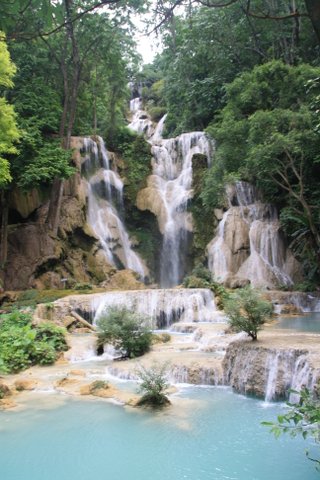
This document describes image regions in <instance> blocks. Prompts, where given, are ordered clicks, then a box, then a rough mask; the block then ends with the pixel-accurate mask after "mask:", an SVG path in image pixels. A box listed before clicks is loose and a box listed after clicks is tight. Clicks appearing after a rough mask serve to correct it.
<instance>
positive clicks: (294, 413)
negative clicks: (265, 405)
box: [262, 384, 320, 470]
mask: <svg viewBox="0 0 320 480" xmlns="http://www.w3.org/2000/svg"><path fill="white" fill-rule="evenodd" d="M292 393H293V394H295V395H298V396H299V399H298V401H297V402H294V403H291V402H287V406H288V407H289V410H288V411H287V413H285V414H284V415H278V419H277V422H262V425H266V426H268V427H271V432H272V433H274V435H275V436H276V438H278V437H279V436H280V435H281V434H283V433H289V434H290V435H291V436H292V437H296V436H298V435H302V437H303V438H304V439H306V438H312V439H313V440H314V441H315V442H316V444H317V445H318V446H320V385H319V384H318V385H317V386H316V387H315V389H314V391H313V392H311V391H310V390H309V389H308V388H306V387H303V388H302V389H301V390H300V392H297V391H292ZM307 457H308V458H309V460H311V461H313V462H315V463H316V467H317V469H319V470H320V457H319V458H313V457H311V456H310V454H309V452H308V451H307Z"/></svg>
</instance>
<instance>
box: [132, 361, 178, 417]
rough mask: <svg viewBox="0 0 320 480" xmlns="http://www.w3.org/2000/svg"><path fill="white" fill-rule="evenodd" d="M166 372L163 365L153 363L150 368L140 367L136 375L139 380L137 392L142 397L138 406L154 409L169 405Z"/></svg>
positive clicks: (166, 368)
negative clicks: (147, 406)
mask: <svg viewBox="0 0 320 480" xmlns="http://www.w3.org/2000/svg"><path fill="white" fill-rule="evenodd" d="M167 370H168V366H167V364H165V363H164V364H157V363H154V364H153V365H152V366H151V367H150V368H146V367H144V366H143V365H140V367H139V368H138V369H137V371H136V373H137V375H138V378H139V379H140V380H141V383H140V385H139V392H140V393H142V394H143V395H142V397H141V398H140V400H139V402H138V405H149V406H151V407H153V408H155V407H163V406H165V405H168V404H170V401H169V399H168V397H167V395H166V394H167V391H168V388H169V386H170V385H169V383H168V380H167Z"/></svg>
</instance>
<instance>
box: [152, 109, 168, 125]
mask: <svg viewBox="0 0 320 480" xmlns="http://www.w3.org/2000/svg"><path fill="white" fill-rule="evenodd" d="M148 113H149V115H150V117H151V120H153V121H154V122H159V120H161V118H162V117H163V116H164V115H165V113H166V108H165V107H151V108H148Z"/></svg>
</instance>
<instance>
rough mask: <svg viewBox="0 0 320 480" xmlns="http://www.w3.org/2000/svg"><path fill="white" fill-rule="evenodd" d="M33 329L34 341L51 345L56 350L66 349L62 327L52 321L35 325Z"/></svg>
mask: <svg viewBox="0 0 320 480" xmlns="http://www.w3.org/2000/svg"><path fill="white" fill-rule="evenodd" d="M35 330H36V336H35V340H36V341H39V342H42V343H45V344H48V345H51V346H52V347H53V348H54V350H55V351H56V352H63V351H66V350H68V344H67V342H66V338H65V333H66V332H65V329H64V328H61V327H58V326H57V325H55V324H54V323H50V322H43V323H40V324H39V325H37V327H36V328H35Z"/></svg>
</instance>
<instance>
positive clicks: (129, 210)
mask: <svg viewBox="0 0 320 480" xmlns="http://www.w3.org/2000/svg"><path fill="white" fill-rule="evenodd" d="M126 225H127V227H128V231H129V233H130V237H131V238H134V239H135V240H136V244H135V250H136V251H137V252H138V254H139V255H140V256H141V257H142V258H143V259H144V260H145V262H146V264H147V265H148V267H149V270H150V273H151V277H153V278H155V280H157V278H156V273H157V272H159V252H160V250H161V244H162V237H161V234H160V232H159V227H158V221H157V219H156V217H155V216H154V215H153V214H152V213H151V212H149V211H143V212H141V211H140V210H138V209H137V208H136V207H135V206H132V205H131V206H130V205H129V204H128V206H127V207H126Z"/></svg>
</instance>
